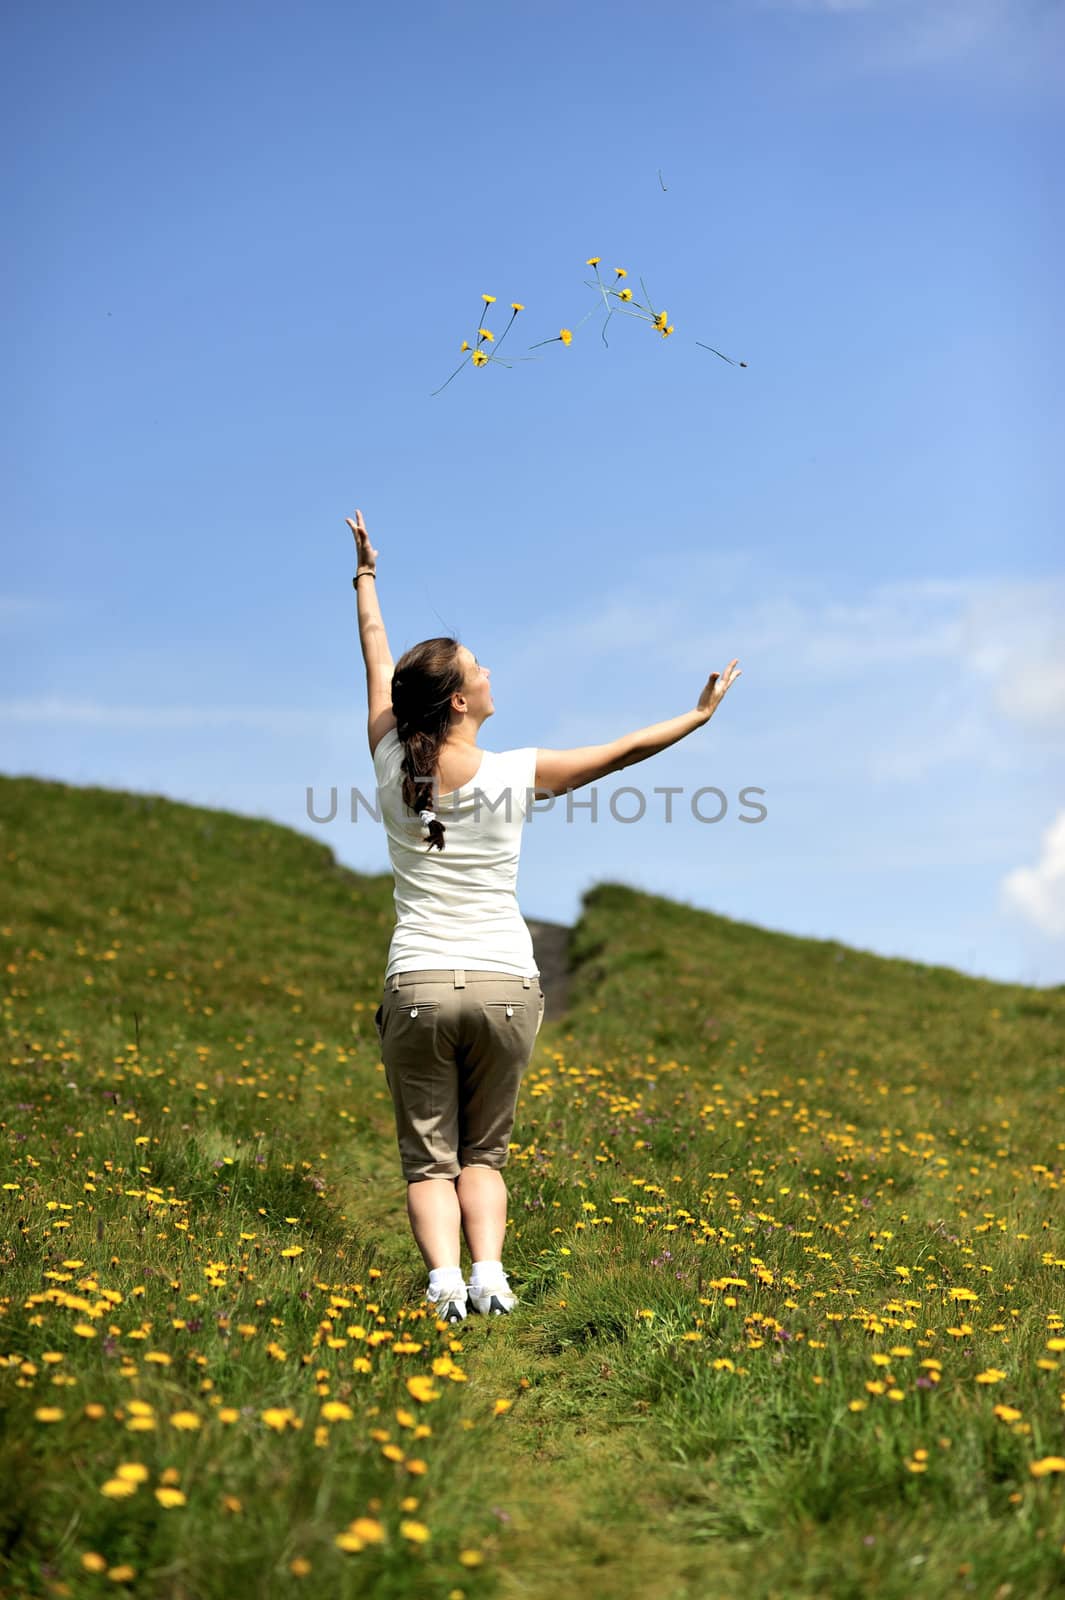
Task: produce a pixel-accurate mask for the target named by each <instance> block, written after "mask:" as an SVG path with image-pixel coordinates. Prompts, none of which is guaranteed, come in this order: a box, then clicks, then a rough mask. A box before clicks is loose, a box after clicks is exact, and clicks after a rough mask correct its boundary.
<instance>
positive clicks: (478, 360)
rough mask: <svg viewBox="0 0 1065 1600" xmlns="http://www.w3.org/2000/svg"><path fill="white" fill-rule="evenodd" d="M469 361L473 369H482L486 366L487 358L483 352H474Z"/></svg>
mask: <svg viewBox="0 0 1065 1600" xmlns="http://www.w3.org/2000/svg"><path fill="white" fill-rule="evenodd" d="M470 360H471V361H472V362H473V364H474V366H475V367H483V366H485V365H486V364H487V361H488V357H487V356H486V355H485V353H484V351H483V350H475V351H474V352H473V355H472V356H471V357H470Z"/></svg>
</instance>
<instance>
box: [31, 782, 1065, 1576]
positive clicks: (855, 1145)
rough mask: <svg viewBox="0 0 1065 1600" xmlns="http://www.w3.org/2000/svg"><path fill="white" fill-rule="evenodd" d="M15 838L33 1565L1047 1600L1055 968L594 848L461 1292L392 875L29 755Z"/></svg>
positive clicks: (1062, 1567) (1051, 1484)
mask: <svg viewBox="0 0 1065 1600" xmlns="http://www.w3.org/2000/svg"><path fill="white" fill-rule="evenodd" d="M0 845H2V849H3V861H4V882H5V894H4V903H3V909H2V912H0V949H2V961H3V970H4V977H5V985H4V997H3V1011H2V1017H3V1020H2V1048H3V1062H4V1070H3V1101H2V1106H0V1121H2V1132H3V1146H2V1149H3V1161H2V1174H0V1177H2V1187H0V1266H2V1274H0V1408H2V1409H0V1416H2V1435H0V1479H2V1483H3V1493H2V1494H0V1592H2V1593H4V1594H10V1595H13V1596H37V1595H41V1596H53V1595H54V1596H67V1595H69V1596H75V1597H77V1600H81V1597H83V1596H85V1597H95V1596H105V1595H113V1596H145V1597H148V1596H150V1597H152V1600H201V1597H202V1600H215V1597H219V1600H220V1597H222V1596H227V1597H232V1596H245V1595H247V1596H253V1595H254V1596H258V1595H260V1594H263V1593H270V1594H271V1595H280V1596H289V1595H310V1594H323V1593H324V1594H328V1595H329V1596H331V1597H341V1600H346V1597H354V1596H373V1597H375V1600H377V1597H380V1600H408V1597H409V1600H415V1597H417V1600H486V1597H490V1596H491V1597H497V1596H498V1597H507V1600H517V1597H519V1596H534V1595H535V1596H541V1595H546V1596H550V1597H552V1600H554V1597H568V1596H571V1595H578V1594H580V1595H582V1596H585V1597H587V1596H589V1595H591V1596H599V1595H603V1596H606V1595H610V1596H611V1597H617V1600H627V1597H630V1596H631V1597H635V1596H637V1595H639V1596H641V1597H642V1596H644V1595H646V1594H647V1593H653V1594H654V1595H655V1596H657V1597H662V1600H716V1597H725V1596H731V1595H734V1594H735V1593H737V1592H738V1591H740V1590H742V1592H743V1593H744V1595H745V1597H747V1600H784V1597H788V1600H796V1597H807V1596H808V1597H811V1600H812V1597H814V1596H818V1597H824V1596H867V1595H877V1596H882V1597H891V1600H894V1597H898V1600H903V1597H907V1600H908V1597H910V1596H913V1595H915V1594H923V1595H935V1596H940V1595H950V1596H955V1595H970V1594H971V1595H973V1596H976V1597H979V1600H985V1597H989V1596H993V1597H995V1600H1007V1597H1014V1600H1022V1597H1023V1600H1038V1597H1042V1596H1051V1595H1054V1594H1059V1593H1061V1591H1062V1588H1063V1586H1065V1242H1063V1239H1062V1220H1063V1212H1065V1206H1063V1194H1065V1186H1063V1162H1065V1070H1063V1068H1065V990H1063V989H1062V988H1058V989H1056V990H1034V989H1027V988H1024V987H1021V986H1019V985H1011V984H1001V983H993V982H989V981H984V980H979V979H973V978H969V977H966V976H964V975H962V974H960V973H957V972H955V971H952V970H950V969H947V968H942V967H929V966H920V965H917V964H915V963H912V962H908V961H904V960H888V959H885V958H882V957H878V956H874V955H871V954H868V953H865V952H861V951H856V950H852V949H849V948H847V947H845V946H843V945H840V944H837V943H835V942H831V941H818V940H810V939H801V938H795V937H790V936H788V935H786V934H782V933H775V932H770V931H767V930H764V929H760V928H757V927H753V926H751V925H748V924H744V923H739V922H734V921H731V920H729V919H728V918H725V917H721V916H717V915H713V914H710V913H706V912H700V911H697V910H694V909H692V908H690V907H686V906H681V905H678V904H676V903H674V902H672V901H669V900H666V899H662V898H658V897H656V896H653V895H649V894H645V893H640V892H637V891H635V890H632V889H629V888H627V887H625V886H624V885H621V884H612V883H604V884H600V885H598V886H597V887H596V888H595V889H594V890H592V891H591V892H590V893H588V894H587V895H586V896H585V899H584V902H583V906H582V915H581V918H580V921H579V923H578V925H577V928H576V930H575V932H574V936H573V941H572V948H573V959H574V972H573V981H572V992H571V996H570V1008H569V1010H568V1012H567V1013H566V1014H565V1015H564V1016H561V1017H558V1018H557V1019H556V1020H548V1021H546V1022H545V1023H544V1025H543V1027H542V1029H541V1031H540V1034H539V1037H538V1039H537V1043H536V1050H535V1054H534V1057H533V1060H532V1062H531V1064H530V1067H529V1069H528V1072H527V1074H526V1078H525V1080H524V1084H523V1089H522V1095H521V1100H520V1103H519V1109H518V1118H517V1122H516V1124H515V1128H514V1137H513V1143H512V1146H511V1153H510V1161H509V1164H508V1166H507V1168H506V1179H507V1184H508V1188H509V1191H510V1212H509V1222H508V1229H507V1243H506V1247H505V1250H504V1261H505V1265H506V1266H507V1268H508V1271H509V1273H510V1278H511V1283H512V1286H513V1287H514V1288H515V1289H516V1290H517V1292H518V1294H519V1296H520V1301H521V1303H520V1304H519V1306H518V1308H517V1310H516V1311H515V1312H514V1313H513V1314H512V1315H511V1316H510V1317H499V1318H478V1317H473V1316H471V1317H470V1318H469V1319H468V1320H467V1321H466V1322H463V1323H459V1324H452V1325H445V1324H443V1323H438V1322H437V1321H436V1319H435V1317H434V1316H433V1315H432V1314H431V1312H430V1311H429V1308H428V1307H427V1306H426V1305H425V1303H424V1302H423V1301H422V1299H421V1295H422V1291H423V1289H424V1284H425V1272H424V1268H423V1264H422V1261H421V1257H420V1255H419V1254H418V1252H417V1248H416V1246H415V1244H414V1241H413V1239H412V1237H411V1235H410V1229H409V1226H408V1223H407V1219H406V1215H405V1210H404V1193H405V1186H404V1184H403V1181H402V1178H401V1175H400V1171H399V1164H398V1156H397V1152H396V1148H395V1134H394V1124H393V1117H392V1107H391V1101H390V1099H389V1096H388V1092H387V1087H386V1085H385V1080H384V1073H383V1067H382V1064H381V1062H380V1060H379V1058H378V1051H377V1035H376V1030H375V1028H374V1024H373V1013H374V1009H375V1006H376V1004H377V1001H378V999H379V997H380V989H381V976H382V974H383V971H384V958H385V953H386V951H387V948H388V941H389V936H390V933H391V929H392V921H393V913H392V879H391V874H390V873H382V874H381V875H379V876H362V875H359V874H357V873H353V872H351V871H348V870H346V869H344V868H341V867H340V866H338V865H337V863H336V861H335V858H334V856H333V854H332V852H331V851H330V850H329V849H328V848H327V847H325V846H323V845H321V844H319V843H318V842H317V841H316V840H314V839H312V838H309V837H307V836H305V835H303V834H301V833H297V832H295V831H293V830H290V829H287V828H284V827H281V826H278V825H275V824H273V823H270V822H266V821H260V820H253V819H249V818H246V817H239V816H236V815H233V814H229V813H225V812H219V811H213V810H207V809H203V808H198V807H195V806H190V805H184V804H179V803H176V802H172V801H169V800H167V799H165V798H163V797H157V796H150V795H138V794H127V793H122V792H117V791H110V790H106V789H98V788H76V787H72V786H68V785H65V784H62V783H53V782H47V781H40V780H35V779H28V778H6V777H5V778H0ZM525 898H526V899H529V898H532V893H531V886H527V887H526V891H525ZM549 1007H550V1000H549ZM464 1264H468V1263H466V1262H465V1260H464Z"/></svg>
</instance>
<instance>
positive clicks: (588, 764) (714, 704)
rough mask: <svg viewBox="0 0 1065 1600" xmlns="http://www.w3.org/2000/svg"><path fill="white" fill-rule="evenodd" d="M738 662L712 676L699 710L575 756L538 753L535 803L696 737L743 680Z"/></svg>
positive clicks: (586, 748)
mask: <svg viewBox="0 0 1065 1600" xmlns="http://www.w3.org/2000/svg"><path fill="white" fill-rule="evenodd" d="M738 660H739V657H738V656H736V657H734V658H733V659H732V660H731V661H730V662H729V664H728V666H727V667H726V668H725V671H724V673H723V674H722V673H719V672H712V673H711V674H710V676H709V678H708V679H707V682H706V687H705V689H704V690H703V692H702V694H701V695H700V696H699V700H698V703H697V705H696V706H695V707H694V709H693V710H691V711H682V712H681V714H680V716H679V717H669V718H667V720H666V721H665V722H652V723H651V725H650V727H647V728H637V729H636V731H635V733H626V734H622V736H621V738H620V739H614V740H613V741H612V742H611V743H610V744H589V745H584V746H582V747H581V748H579V749H576V750H538V751H537V754H536V777H535V791H536V793H535V798H536V799H537V800H546V799H547V798H548V797H549V796H551V795H557V794H565V792H566V791H567V790H568V789H579V788H581V787H582V785H584V784H586V783H594V782H595V780H596V779H597V778H603V777H605V776H606V775H607V773H608V772H620V771H621V769H622V768H623V767H631V766H634V765H635V764H636V762H637V761H646V760H647V758H648V756H655V755H657V754H658V752H659V751H660V750H666V749H668V748H669V746H670V745H671V744H676V743H677V741H678V739H684V738H686V737H687V735H688V734H689V733H694V731H695V729H696V728H701V727H702V726H703V724H704V723H706V722H709V721H710V718H711V717H712V716H713V714H714V712H715V711H716V710H717V708H718V706H719V705H720V704H721V702H722V700H723V699H724V697H725V695H726V694H727V693H728V691H729V689H730V688H731V687H732V685H733V684H734V683H735V681H736V679H737V678H740V677H742V676H743V674H742V673H741V672H740V671H739V670H738V668H737V667H736V662H737V661H738Z"/></svg>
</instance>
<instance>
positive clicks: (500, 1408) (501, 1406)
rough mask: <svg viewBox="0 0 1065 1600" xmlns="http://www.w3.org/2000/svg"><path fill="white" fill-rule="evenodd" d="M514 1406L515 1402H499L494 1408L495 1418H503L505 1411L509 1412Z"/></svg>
mask: <svg viewBox="0 0 1065 1600" xmlns="http://www.w3.org/2000/svg"><path fill="white" fill-rule="evenodd" d="M513 1404H514V1402H513V1400H497V1401H496V1403H495V1405H494V1406H493V1407H492V1415H493V1417H501V1416H502V1415H503V1413H504V1411H509V1410H510V1408H511V1406H512V1405H513Z"/></svg>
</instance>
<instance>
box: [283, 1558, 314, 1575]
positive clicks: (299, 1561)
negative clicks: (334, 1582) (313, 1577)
mask: <svg viewBox="0 0 1065 1600" xmlns="http://www.w3.org/2000/svg"><path fill="white" fill-rule="evenodd" d="M288 1570H289V1571H290V1572H291V1574H292V1576H293V1577H294V1578H305V1577H306V1576H307V1574H308V1573H309V1572H310V1570H311V1564H310V1562H309V1561H308V1560H307V1557H306V1556H293V1557H292V1560H291V1561H290V1562H289V1564H288Z"/></svg>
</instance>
